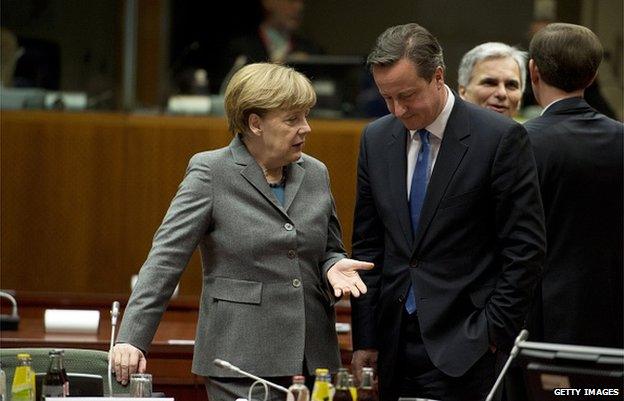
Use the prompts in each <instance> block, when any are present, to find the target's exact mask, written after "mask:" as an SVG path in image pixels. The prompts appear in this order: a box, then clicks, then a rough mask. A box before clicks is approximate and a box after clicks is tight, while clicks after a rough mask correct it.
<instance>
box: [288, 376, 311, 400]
mask: <svg viewBox="0 0 624 401" xmlns="http://www.w3.org/2000/svg"><path fill="white" fill-rule="evenodd" d="M288 390H290V392H291V393H292V395H293V400H294V401H310V390H308V388H307V387H306V385H305V377H304V376H293V379H292V385H291V386H290V387H288Z"/></svg>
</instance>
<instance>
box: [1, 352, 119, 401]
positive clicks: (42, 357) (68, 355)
mask: <svg viewBox="0 0 624 401" xmlns="http://www.w3.org/2000/svg"><path fill="white" fill-rule="evenodd" d="M52 349H53V348H0V362H1V363H2V369H3V370H4V372H5V374H6V379H7V390H8V391H10V388H11V384H12V383H13V375H14V373H15V367H16V365H17V354H21V353H27V354H30V356H31V358H32V366H33V369H34V371H35V373H45V372H46V371H47V370H48V365H49V363H50V357H49V352H50V351H51V350H52ZM64 351H65V355H64V357H63V364H64V366H65V370H66V371H67V373H68V374H69V373H86V374H95V375H100V376H102V379H103V380H104V394H105V395H108V352H105V351H100V350H90V349H73V348H67V349H65V350H64ZM69 384H70V394H71V376H70V382H69ZM127 392H128V389H127V387H124V386H122V385H121V384H120V383H118V382H117V380H115V379H114V378H113V393H115V394H120V393H127Z"/></svg>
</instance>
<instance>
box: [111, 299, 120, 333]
mask: <svg viewBox="0 0 624 401" xmlns="http://www.w3.org/2000/svg"><path fill="white" fill-rule="evenodd" d="M117 317H119V301H115V302H113V307H112V308H111V326H112V327H115V326H117Z"/></svg>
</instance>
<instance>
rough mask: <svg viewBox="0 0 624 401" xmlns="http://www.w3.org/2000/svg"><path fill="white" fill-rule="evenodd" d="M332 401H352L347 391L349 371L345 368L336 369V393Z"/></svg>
mask: <svg viewBox="0 0 624 401" xmlns="http://www.w3.org/2000/svg"><path fill="white" fill-rule="evenodd" d="M333 401H353V396H352V395H351V391H350V390H349V371H348V370H347V369H345V368H340V369H338V373H336V391H335V392H334V398H333Z"/></svg>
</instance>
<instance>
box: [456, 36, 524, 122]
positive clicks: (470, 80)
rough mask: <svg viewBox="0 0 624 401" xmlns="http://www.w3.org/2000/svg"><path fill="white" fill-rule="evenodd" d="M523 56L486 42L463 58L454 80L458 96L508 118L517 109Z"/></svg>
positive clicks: (516, 111) (520, 88) (516, 51)
mask: <svg viewBox="0 0 624 401" xmlns="http://www.w3.org/2000/svg"><path fill="white" fill-rule="evenodd" d="M526 57H527V56H526V52H523V51H521V50H518V49H517V48H515V47H511V46H509V45H506V44H504V43H499V42H487V43H483V44H480V45H478V46H476V47H475V48H473V49H472V50H470V51H469V52H467V53H466V54H464V56H463V57H462V59H461V62H460V63H459V72H458V77H457V82H458V84H459V85H458V91H459V96H460V97H461V98H462V99H464V100H466V101H468V102H470V103H474V104H477V105H479V106H482V107H485V108H488V109H490V110H494V111H496V112H498V113H501V114H504V115H506V116H508V117H512V118H513V117H515V116H516V115H517V114H518V110H519V109H520V101H521V99H522V92H523V91H524V87H525V77H526Z"/></svg>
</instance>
